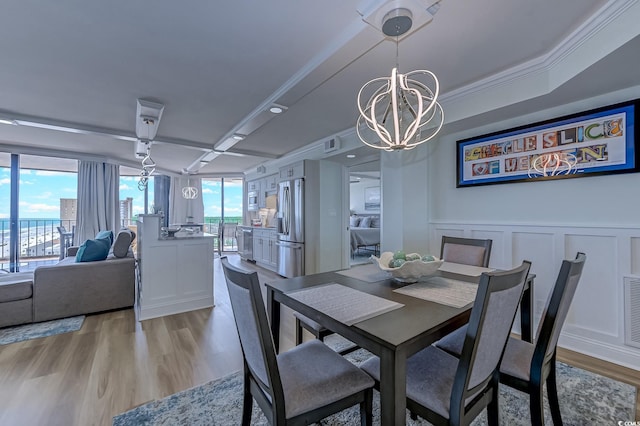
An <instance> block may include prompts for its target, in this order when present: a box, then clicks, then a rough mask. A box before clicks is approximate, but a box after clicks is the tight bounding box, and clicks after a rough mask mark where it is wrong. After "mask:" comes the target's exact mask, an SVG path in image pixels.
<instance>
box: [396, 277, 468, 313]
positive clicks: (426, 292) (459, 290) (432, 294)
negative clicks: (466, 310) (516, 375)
mask: <svg viewBox="0 0 640 426" xmlns="http://www.w3.org/2000/svg"><path fill="white" fill-rule="evenodd" d="M477 290H478V286H477V285H476V284H473V283H468V282H464V281H458V280H452V279H449V278H443V277H430V278H428V279H426V280H424V281H420V282H417V283H415V284H411V285H408V286H405V287H402V288H399V289H396V290H393V291H395V292H396V293H401V294H405V295H407V296H412V297H417V298H418V299H424V300H429V301H431V302H437V303H440V304H442V305H447V306H453V307H454V308H462V307H463V306H466V305H468V304H469V303H472V302H473V301H474V300H475V299H476V291H477Z"/></svg>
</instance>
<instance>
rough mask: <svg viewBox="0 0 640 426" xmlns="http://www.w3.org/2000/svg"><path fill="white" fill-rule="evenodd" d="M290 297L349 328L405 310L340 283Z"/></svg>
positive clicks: (292, 293) (390, 302)
mask: <svg viewBox="0 0 640 426" xmlns="http://www.w3.org/2000/svg"><path fill="white" fill-rule="evenodd" d="M287 296H289V297H291V298H292V299H295V300H297V301H299V302H301V303H304V304H305V305H307V306H310V307H312V308H313V309H315V310H317V311H320V312H322V313H324V314H326V315H328V316H330V317H331V318H333V319H335V320H337V321H340V322H341V323H343V324H346V325H353V324H355V323H357V322H361V321H364V320H367V319H369V318H373V317H375V316H377V315H381V314H384V313H386V312H389V311H393V310H394V309H398V308H401V307H403V306H404V305H403V304H401V303H397V302H394V301H392V300H387V299H383V298H382V297H378V296H374V295H372V294H368V293H365V292H363V291H360V290H355V289H353V288H351V287H347V286H344V285H341V284H337V283H328V284H322V285H317V286H314V287H311V288H307V289H303V290H296V291H291V292H287Z"/></svg>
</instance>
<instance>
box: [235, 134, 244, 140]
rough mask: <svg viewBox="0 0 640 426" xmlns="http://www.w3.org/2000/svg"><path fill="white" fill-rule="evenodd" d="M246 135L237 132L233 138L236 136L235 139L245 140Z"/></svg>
mask: <svg viewBox="0 0 640 426" xmlns="http://www.w3.org/2000/svg"><path fill="white" fill-rule="evenodd" d="M245 137H246V136H245V135H241V134H239V133H236V134H235V135H233V138H234V139H235V140H237V141H241V140H243V139H244V138H245Z"/></svg>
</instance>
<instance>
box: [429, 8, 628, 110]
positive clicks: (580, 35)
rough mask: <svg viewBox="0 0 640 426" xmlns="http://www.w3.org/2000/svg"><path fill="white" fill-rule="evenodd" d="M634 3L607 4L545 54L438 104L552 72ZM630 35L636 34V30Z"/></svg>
mask: <svg viewBox="0 0 640 426" xmlns="http://www.w3.org/2000/svg"><path fill="white" fill-rule="evenodd" d="M638 1H639V0H611V1H609V2H607V4H605V5H604V6H603V7H601V8H600V9H599V10H598V11H597V12H596V13H594V14H593V15H592V16H591V17H590V18H589V19H587V20H586V21H585V22H584V23H583V24H582V25H580V26H579V27H578V28H577V29H576V30H574V31H573V32H572V33H571V34H569V35H568V36H567V37H565V39H563V40H562V41H561V42H560V43H558V44H557V45H556V46H554V47H553V48H552V49H551V50H550V51H549V52H547V53H546V54H544V55H541V56H538V57H537V58H534V59H531V60H528V61H526V62H523V63H522V64H519V65H516V66H514V67H512V68H510V69H508V70H505V71H502V72H499V73H497V74H494V75H492V76H489V77H487V78H484V79H482V80H478V81H476V82H474V83H471V84H469V85H467V86H464V87H461V88H458V89H455V90H452V91H450V92H448V93H445V94H443V95H442V96H441V97H440V99H441V102H442V103H453V102H456V101H459V100H461V99H463V98H466V97H470V96H475V95H477V94H479V93H480V92H483V91H487V90H489V89H493V88H496V87H499V86H505V85H508V84H513V83H516V82H518V81H520V80H525V79H527V78H529V77H531V76H535V75H539V74H549V73H550V72H551V70H552V69H554V68H557V67H558V66H559V65H561V64H562V63H563V62H564V61H566V60H567V59H568V58H569V57H570V56H571V54H572V53H573V52H575V51H576V50H577V49H579V48H580V47H581V46H583V45H584V44H585V43H586V42H587V41H589V40H591V39H593V38H594V37H595V36H596V35H597V34H599V33H600V32H601V31H602V30H603V29H605V28H607V27H608V26H609V25H610V24H611V23H612V22H613V21H615V20H616V19H617V18H618V17H620V16H621V15H623V14H624V13H625V12H626V11H627V10H629V9H630V8H631V7H632V6H634V5H636V4H637V3H638ZM634 31H636V32H638V31H637V30H634ZM607 53H609V52H607Z"/></svg>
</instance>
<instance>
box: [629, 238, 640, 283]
mask: <svg viewBox="0 0 640 426" xmlns="http://www.w3.org/2000/svg"><path fill="white" fill-rule="evenodd" d="M631 273H632V274H633V275H640V237H632V238H631Z"/></svg>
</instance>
